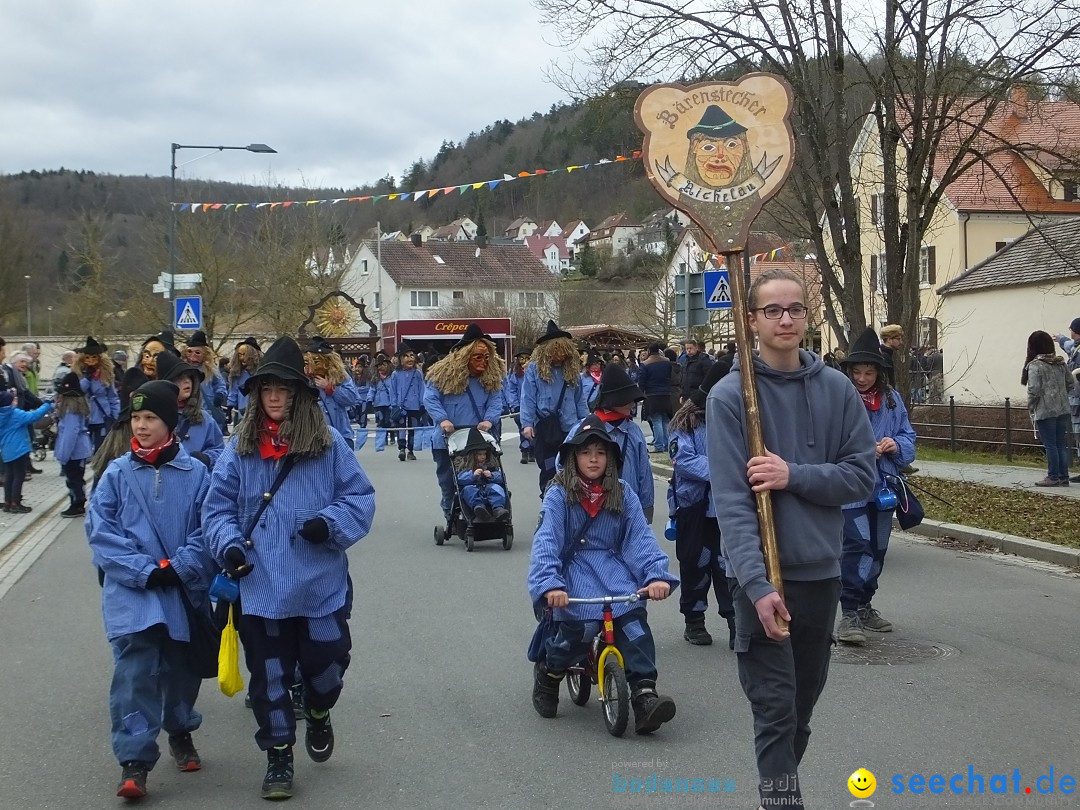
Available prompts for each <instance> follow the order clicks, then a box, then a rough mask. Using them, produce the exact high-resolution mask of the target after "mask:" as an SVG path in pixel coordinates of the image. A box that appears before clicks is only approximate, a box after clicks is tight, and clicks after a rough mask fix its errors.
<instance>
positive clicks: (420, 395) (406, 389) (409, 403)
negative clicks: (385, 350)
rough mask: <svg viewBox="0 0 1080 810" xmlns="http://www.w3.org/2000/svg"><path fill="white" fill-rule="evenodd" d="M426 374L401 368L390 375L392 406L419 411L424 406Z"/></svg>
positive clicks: (418, 370)
mask: <svg viewBox="0 0 1080 810" xmlns="http://www.w3.org/2000/svg"><path fill="white" fill-rule="evenodd" d="M424 387H425V383H424V374H423V372H422V371H420V369H418V368H411V369H409V370H408V371H406V370H405V369H402V368H399V369H398V370H397V371H395V372H394V373H393V374H391V375H390V404H391V405H393V406H394V407H396V408H404V409H405V410H407V411H418V410H420V406H421V405H423V404H424Z"/></svg>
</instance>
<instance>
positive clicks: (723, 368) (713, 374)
mask: <svg viewBox="0 0 1080 810" xmlns="http://www.w3.org/2000/svg"><path fill="white" fill-rule="evenodd" d="M730 371H731V366H730V365H729V364H728V363H721V362H719V361H717V362H715V363H713V364H712V365H711V366H709V370H708V371H706V372H705V379H704V380H702V382H701V385H700V386H698V387H697V388H695V389H694V390H693V391H691V392H690V399H691V400H692V401H693V403H694V404H695V405H697V406H698V407H699V408H704V407H705V400H706V399H707V398H708V396H709V391H711V390H712V387H713V386H714V385H716V384H717V383H718V382H720V380H722V379H724V377H725V376H727V374H728V373H729V372H730Z"/></svg>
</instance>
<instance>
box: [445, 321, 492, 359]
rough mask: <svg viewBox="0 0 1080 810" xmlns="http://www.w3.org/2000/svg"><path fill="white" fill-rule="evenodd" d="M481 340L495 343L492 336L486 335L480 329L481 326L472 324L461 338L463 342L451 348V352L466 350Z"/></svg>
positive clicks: (460, 341)
mask: <svg viewBox="0 0 1080 810" xmlns="http://www.w3.org/2000/svg"><path fill="white" fill-rule="evenodd" d="M481 338H483V339H484V340H488V341H491V342H492V343H494V342H495V341H494V340H493V339H492V337H491V335H485V334H484V330H483V329H481V328H480V324H477V323H470V324H469V325H468V326H467V327H466V328H465V333H464V334H463V335H462V336H461V340H459V341H458V342H457V343H455V344H454V345H453V346H451V347H450V351H452V352H453V351H457V350H458V349H464V348H465V347H466V346H471V345H472V344H473V343H475V342H476V341H478V340H480V339H481Z"/></svg>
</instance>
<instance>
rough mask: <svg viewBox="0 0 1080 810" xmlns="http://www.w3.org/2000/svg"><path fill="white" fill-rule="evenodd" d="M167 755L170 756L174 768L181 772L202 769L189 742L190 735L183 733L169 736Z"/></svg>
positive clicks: (197, 756)
mask: <svg viewBox="0 0 1080 810" xmlns="http://www.w3.org/2000/svg"><path fill="white" fill-rule="evenodd" d="M169 753H170V754H172V758H173V760H174V761H175V762H176V767H177V768H179V769H180V770H182V771H197V770H199V769H200V768H201V767H202V760H201V759H199V752H198V751H196V750H195V744H194V743H193V742H192V741H191V733H190V732H188V731H183V732H181V733H179V734H170V735H169Z"/></svg>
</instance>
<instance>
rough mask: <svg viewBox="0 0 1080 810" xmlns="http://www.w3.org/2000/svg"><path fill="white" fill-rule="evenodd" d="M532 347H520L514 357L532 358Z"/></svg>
mask: <svg viewBox="0 0 1080 810" xmlns="http://www.w3.org/2000/svg"><path fill="white" fill-rule="evenodd" d="M532 353H533V347H532V346H520V347H518V350H517V351H516V352H514V357H532Z"/></svg>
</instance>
